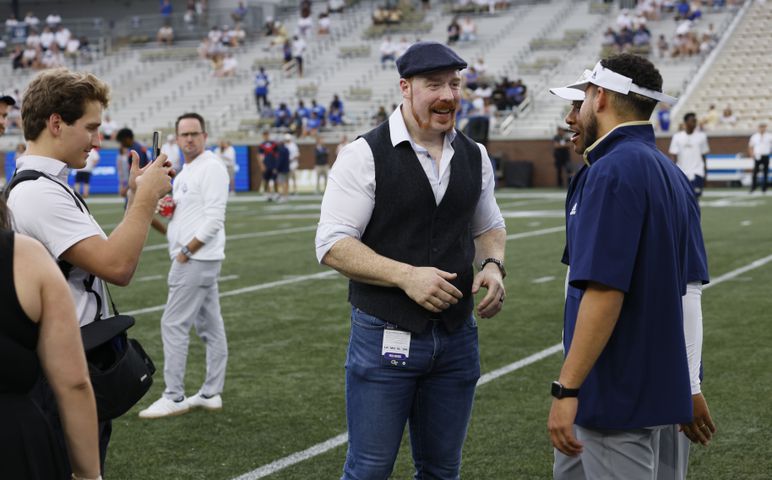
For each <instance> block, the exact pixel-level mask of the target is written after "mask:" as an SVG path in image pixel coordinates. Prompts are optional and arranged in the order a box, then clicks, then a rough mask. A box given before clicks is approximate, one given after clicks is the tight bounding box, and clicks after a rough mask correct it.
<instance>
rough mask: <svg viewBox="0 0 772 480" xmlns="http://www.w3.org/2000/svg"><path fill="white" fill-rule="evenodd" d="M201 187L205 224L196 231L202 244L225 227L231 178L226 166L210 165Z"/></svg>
mask: <svg viewBox="0 0 772 480" xmlns="http://www.w3.org/2000/svg"><path fill="white" fill-rule="evenodd" d="M204 178H205V179H206V181H205V182H202V185H201V196H202V198H203V204H204V211H203V214H204V218H205V220H204V222H203V223H201V226H199V227H198V229H197V230H196V234H195V235H196V238H197V239H199V240H200V241H201V242H202V243H207V242H210V241H211V240H212V239H214V237H215V236H216V235H217V233H218V232H219V231H220V230H222V229H223V228H224V227H225V208H226V206H227V204H228V186H229V184H230V178H229V177H228V171H227V170H226V169H225V166H223V165H222V164H217V163H214V162H212V163H210V164H209V165H208V166H207V169H206V173H205V175H204Z"/></svg>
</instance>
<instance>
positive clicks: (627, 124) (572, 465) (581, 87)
mask: <svg viewBox="0 0 772 480" xmlns="http://www.w3.org/2000/svg"><path fill="white" fill-rule="evenodd" d="M551 92H552V93H554V94H556V95H558V96H560V97H562V98H564V99H567V100H570V101H572V102H573V109H572V110H571V111H570V112H569V114H568V116H567V117H566V122H567V123H568V125H569V128H570V130H571V131H573V132H574V135H573V136H572V138H571V142H572V143H573V144H574V146H575V150H576V152H577V153H580V154H582V155H583V156H584V159H585V163H586V166H584V167H583V168H582V169H581V170H580V171H579V173H577V175H576V177H575V178H574V180H573V182H572V183H571V186H570V188H569V192H568V196H567V201H566V241H567V244H566V249H565V252H564V257H563V262H564V263H566V264H568V265H569V277H568V286H567V295H566V305H565V315H564V349H565V352H566V357H565V361H564V363H563V367H562V369H561V372H560V377H559V379H558V380H557V381H556V382H553V385H552V394H553V396H554V397H555V399H554V400H553V403H552V408H551V410H550V415H549V420H548V429H549V432H550V438H551V440H552V443H553V445H554V447H555V449H556V452H555V466H554V476H555V478H556V479H561V480H562V479H571V480H573V479H585V478H588V479H591V478H625V479H631V480H636V479H647V480H650V479H652V478H654V475H655V473H656V472H657V468H658V463H659V451H658V449H659V440H660V438H659V436H660V433H661V431H662V429H663V428H664V427H665V426H668V425H674V424H681V425H685V426H688V428H689V429H690V430H689V431H690V432H691V431H692V429H699V430H701V431H704V434H705V435H707V436H708V439H709V435H710V434H709V433H708V432H709V431H710V428H711V425H712V424H711V425H707V424H705V419H706V417H705V416H704V415H705V414H707V408H705V412H703V413H701V416H700V417H699V418H697V417H695V416H694V415H693V409H692V402H693V399H692V395H691V393H692V390H691V388H690V372H689V366H688V362H687V348H686V344H685V338H684V318H683V313H682V297H683V296H684V295H685V294H686V286H687V282H689V281H692V280H697V279H696V278H693V277H694V276H695V275H697V276H699V275H698V274H695V271H694V270H693V265H694V264H695V263H697V261H696V259H695V253H694V250H695V248H696V247H695V245H696V244H697V243H699V244H701V243H702V239H701V237H700V238H699V239H696V238H695V234H694V233H693V228H695V220H694V219H695V211H696V210H695V208H696V203H695V199H694V196H693V194H692V192H691V188H690V186H689V183H688V181H687V179H686V177H685V176H684V175H683V174H682V173H681V172H680V171H679V170H678V168H677V167H676V166H675V165H674V164H673V163H672V162H671V161H670V160H669V159H668V158H667V157H666V156H665V155H664V154H663V153H661V152H660V151H659V150H657V147H656V145H655V143H654V131H653V127H652V125H651V124H650V123H649V122H648V119H649V118H650V117H651V114H652V112H653V111H654V107H655V106H656V104H657V102H658V101H664V102H668V103H674V102H675V99H674V98H672V97H669V96H668V95H665V94H663V93H662V77H661V76H660V74H659V72H658V71H657V69H656V68H655V67H654V65H652V64H651V62H649V61H648V60H645V59H643V58H641V57H637V56H634V55H628V54H622V55H616V56H613V57H610V58H608V59H606V60H602V61H601V62H599V63H598V64H597V65H596V66H595V68H594V69H593V70H592V71H586V72H585V74H584V75H583V76H582V78H580V80H579V81H577V82H576V83H574V84H573V85H569V86H568V87H563V88H555V89H552V90H551ZM696 222H697V224H698V222H699V220H698V217H697V220H696ZM700 246H701V245H700ZM702 254H703V255H704V249H703V250H702ZM704 276H705V277H707V272H706V271H705V274H704ZM699 280H707V278H701V279H699ZM707 418H709V414H707ZM700 422H702V423H700ZM577 459H578V460H577Z"/></svg>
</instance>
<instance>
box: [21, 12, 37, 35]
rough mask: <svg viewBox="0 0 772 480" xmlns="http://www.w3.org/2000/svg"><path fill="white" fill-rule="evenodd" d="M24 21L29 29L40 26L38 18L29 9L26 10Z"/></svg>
mask: <svg viewBox="0 0 772 480" xmlns="http://www.w3.org/2000/svg"><path fill="white" fill-rule="evenodd" d="M24 23H26V24H27V26H28V27H29V28H30V29H35V30H37V28H38V26H40V19H39V18H38V17H36V16H35V13H34V12H32V11H29V12H27V16H25V17H24Z"/></svg>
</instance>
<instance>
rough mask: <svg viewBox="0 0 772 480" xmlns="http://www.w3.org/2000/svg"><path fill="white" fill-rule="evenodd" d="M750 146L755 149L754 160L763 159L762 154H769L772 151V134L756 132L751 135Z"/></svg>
mask: <svg viewBox="0 0 772 480" xmlns="http://www.w3.org/2000/svg"><path fill="white" fill-rule="evenodd" d="M748 146H749V147H751V149H752V150H753V158H754V160H761V157H762V156H764V155H769V153H770V151H772V134H770V133H769V132H764V135H762V134H761V133H759V132H756V133H754V134H753V135H751V139H750V141H749V142H748Z"/></svg>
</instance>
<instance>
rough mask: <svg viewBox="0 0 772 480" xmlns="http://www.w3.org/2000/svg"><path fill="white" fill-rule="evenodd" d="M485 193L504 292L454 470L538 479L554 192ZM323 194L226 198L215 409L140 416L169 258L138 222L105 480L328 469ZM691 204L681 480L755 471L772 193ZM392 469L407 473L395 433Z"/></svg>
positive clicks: (340, 302) (555, 318)
mask: <svg viewBox="0 0 772 480" xmlns="http://www.w3.org/2000/svg"><path fill="white" fill-rule="evenodd" d="M497 198H498V202H499V206H500V207H501V209H502V212H503V213H504V216H505V218H506V222H507V234H508V241H507V255H506V263H507V270H508V272H509V275H508V277H507V278H506V280H505V284H506V288H507V301H506V304H505V306H504V309H503V311H502V312H501V313H500V314H499V315H498V316H497V317H495V318H493V319H485V320H480V322H479V336H480V351H481V371H482V373H483V374H484V375H485V374H490V375H486V376H484V377H483V379H481V382H480V385H479V386H478V390H477V393H476V398H475V406H474V411H473V415H472V420H471V424H470V427H469V433H468V437H467V441H466V444H465V447H464V458H463V467H462V478H465V479H475V480H478V479H493V480H499V479H501V480H505V479H506V480H508V479H548V478H551V465H552V449H551V446H550V443H549V439H548V436H547V433H546V420H547V413H548V410H549V406H550V402H551V397H550V396H549V386H550V382H551V381H552V380H553V379H555V378H557V375H558V372H559V369H560V365H561V360H562V356H561V353H560V351H559V349H558V348H556V345H558V344H559V342H560V338H561V328H562V307H563V302H562V298H563V282H564V278H565V273H566V267H565V266H564V265H563V264H561V263H560V257H561V254H562V249H563V244H564V231H563V226H564V220H563V203H564V193H563V192H559V191H557V190H525V191H524V190H501V191H499V192H498V194H497ZM320 200H321V199H320V198H319V197H317V196H309V195H301V196H298V197H294V198H292V200H291V201H290V202H288V203H284V204H275V203H269V202H265V201H264V200H263V199H261V198H260V197H256V196H248V195H244V196H238V197H235V198H233V199H232V201H231V202H230V203H229V205H228V212H227V219H226V232H227V235H228V240H227V247H226V256H227V258H226V260H225V261H224V263H223V268H222V272H221V278H220V284H219V288H220V294H221V300H220V301H221V306H222V311H223V317H224V319H225V327H226V332H227V335H228V345H229V349H230V357H229V361H228V371H227V377H226V382H225V391H224V392H223V405H224V408H223V410H222V411H220V412H216V413H209V412H204V411H193V412H191V413H188V414H186V415H183V416H179V417H172V418H165V419H159V420H141V419H139V418H138V417H137V412H138V411H139V410H140V409H141V408H145V407H146V406H148V405H149V404H150V403H152V402H153V401H154V400H155V399H157V398H158V397H159V396H160V394H161V392H162V390H163V375H162V368H163V352H162V346H161V338H160V326H159V321H160V318H161V314H162V311H163V305H164V303H165V300H166V292H167V288H166V275H167V273H168V269H169V264H170V261H169V257H168V254H167V252H166V244H165V239H164V238H163V237H162V236H160V235H159V234H157V233H156V232H151V234H150V236H149V238H148V241H147V246H146V249H145V250H146V251H145V252H144V254H143V256H142V260H141V262H140V266H139V268H138V270H137V272H136V274H135V276H134V279H133V281H132V284H131V286H129V287H126V288H119V287H112V288H111V291H112V294H113V297H114V300H115V302H116V304H117V305H118V307H119V309H120V310H121V313H129V314H133V315H135V316H136V319H137V324H136V326H135V327H133V328H132V329H131V330H130V333H131V334H132V336H133V337H136V338H138V339H139V340H140V341H141V342H142V344H143V345H144V347H145V349H146V350H147V352H148V353H149V354H150V355H151V356H152V357H153V359H154V360H155V362H156V367H157V369H158V372H157V373H156V375H155V384H154V386H153V387H152V389H151V391H150V392H149V393H148V395H147V396H146V397H145V398H144V399H143V400H142V401H141V402H140V403H139V405H137V406H136V407H135V408H133V409H132V410H131V411H129V412H128V413H127V414H126V415H124V416H123V417H121V418H119V419H118V420H116V421H114V426H113V436H112V441H111V446H110V450H109V454H108V460H107V466H106V478H113V479H142V480H146V479H147V480H150V479H207V480H209V479H232V478H236V477H239V476H243V477H242V478H245V479H247V478H249V479H257V478H269V479H275V480H280V479H283V480H288V479H302V480H317V479H319V480H327V479H330V480H332V479H337V478H339V477H340V472H341V467H342V464H343V460H344V457H345V452H346V444H345V441H346V438H345V432H346V419H345V401H344V369H343V364H344V361H345V355H346V344H347V340H348V332H349V306H348V304H347V302H346V296H347V286H348V284H347V281H346V279H345V278H344V277H342V276H341V275H339V274H337V273H335V272H333V271H331V270H330V269H328V268H326V267H322V266H320V265H319V264H318V263H317V261H316V256H315V252H314V235H315V229H316V222H317V221H318V217H319V206H320ZM90 206H91V210H92V213H93V214H94V216H95V217H96V218H97V220H98V221H99V222H100V223H101V224H102V225H103V226H105V230H106V231H108V232H109V230H110V229H112V228H113V227H114V226H115V225H116V224H117V223H118V222H119V221H120V219H121V217H122V214H123V210H122V208H121V204H119V203H111V202H110V201H109V199H102V198H95V199H94V200H93V201H92V202H90ZM702 206H703V210H702V214H703V231H704V234H705V240H706V247H707V252H708V257H709V268H710V273H711V278H712V279H713V280H714V283H713V284H711V285H710V286H708V288H707V289H706V290H705V291H704V293H703V314H704V324H705V341H704V353H703V361H704V369H705V380H704V383H703V391H704V392H705V395H706V398H707V400H708V402H709V405H710V407H711V411H712V414H713V417H714V420H715V421H716V424H717V427H718V433H717V436H716V438H715V440H714V441H713V443H712V444H711V445H710V446H709V447H707V448H704V447H696V448H693V449H692V459H691V462H690V478H694V479H700V480H702V479H716V480H725V479H742V480H746V479H769V478H771V477H770V475H771V474H770V472H772V458H771V456H770V453H771V452H772V450H771V448H772V447H770V446H771V445H772V386H771V385H772V376H771V375H770V373H769V372H770V360H772V346H770V345H772V315H771V314H770V313H771V312H772V294H771V293H770V292H771V291H772V195H768V196H751V195H748V194H747V192H745V191H742V192H740V191H737V190H711V191H710V192H709V194H708V195H707V196H706V198H704V199H703V201H702ZM618 228H626V226H625V225H624V224H622V225H619V226H618ZM203 356H204V350H203V347H202V344H201V342H200V340H199V339H198V337H197V336H196V335H195V333H194V332H191V342H190V353H189V360H188V371H187V376H186V390H187V392H186V393H187V394H188V395H192V394H193V393H195V392H196V391H197V389H198V387H199V386H200V385H201V383H202V381H203V374H204V371H203V369H204V358H203ZM631 368H645V366H644V365H641V366H631ZM392 478H393V479H399V480H403V479H405V480H406V479H410V478H412V470H411V459H410V450H409V445H408V441H407V438H406V437H405V439H404V440H403V448H402V449H401V452H400V455H399V458H398V461H397V464H396V466H395V470H394V474H393V476H392Z"/></svg>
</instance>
